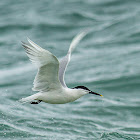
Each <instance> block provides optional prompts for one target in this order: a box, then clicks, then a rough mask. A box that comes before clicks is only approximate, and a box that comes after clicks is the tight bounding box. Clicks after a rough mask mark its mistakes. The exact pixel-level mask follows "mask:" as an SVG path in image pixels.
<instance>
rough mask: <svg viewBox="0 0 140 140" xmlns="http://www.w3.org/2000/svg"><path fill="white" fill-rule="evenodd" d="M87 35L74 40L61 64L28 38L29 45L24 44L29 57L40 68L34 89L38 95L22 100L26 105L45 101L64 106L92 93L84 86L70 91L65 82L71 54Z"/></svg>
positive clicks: (83, 33) (78, 36) (83, 34)
mask: <svg viewBox="0 0 140 140" xmlns="http://www.w3.org/2000/svg"><path fill="white" fill-rule="evenodd" d="M85 35H86V32H82V33H80V34H79V35H77V36H76V37H75V38H74V39H73V40H72V43H71V44H70V48H69V50H68V53H67V55H66V56H65V57H64V58H63V59H62V60H61V61H60V63H59V61H58V59H57V58H56V56H54V55H53V54H52V53H50V52H49V51H48V50H45V49H43V48H41V47H40V46H38V45H37V44H35V43H34V42H33V41H31V40H30V39H29V38H27V40H28V44H27V43H24V42H22V46H23V47H24V49H25V51H26V54H27V56H28V57H29V58H30V60H31V62H32V63H33V64H35V65H36V66H37V68H38V72H37V75H36V77H35V79H34V83H33V88H32V90H33V91H37V92H38V93H36V94H34V95H31V96H29V97H26V98H22V99H21V100H20V101H21V102H23V103H25V102H31V101H33V100H38V102H31V103H33V104H37V103H39V102H41V101H43V102H46V103H51V104H63V103H67V102H72V101H74V100H76V99H78V98H80V97H81V96H83V95H85V94H87V93H89V92H91V91H90V90H89V89H88V90H87V89H86V90H85V88H84V89H83V88H81V87H82V86H80V88H74V89H70V88H68V87H67V86H66V84H65V81H64V75H65V70H66V68H67V65H68V63H69V61H70V57H71V52H72V51H73V50H74V48H75V47H76V45H77V44H78V42H79V41H80V40H81V39H82V38H83V37H84V36H85ZM96 94H97V93H96Z"/></svg>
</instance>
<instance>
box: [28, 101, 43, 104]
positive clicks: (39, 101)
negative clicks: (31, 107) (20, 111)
mask: <svg viewBox="0 0 140 140" xmlns="http://www.w3.org/2000/svg"><path fill="white" fill-rule="evenodd" d="M41 101H42V100H38V101H37V102H30V104H39V103H40V102H41Z"/></svg>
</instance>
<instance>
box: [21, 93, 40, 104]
mask: <svg viewBox="0 0 140 140" xmlns="http://www.w3.org/2000/svg"><path fill="white" fill-rule="evenodd" d="M37 97H38V94H34V95H31V96H28V97H26V98H22V99H20V100H19V102H21V103H27V102H32V101H33V100H36V99H37Z"/></svg>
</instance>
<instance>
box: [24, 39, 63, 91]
mask: <svg viewBox="0 0 140 140" xmlns="http://www.w3.org/2000/svg"><path fill="white" fill-rule="evenodd" d="M28 42H29V44H27V43H24V42H22V46H23V47H24V49H25V51H26V54H27V55H28V57H29V58H30V60H31V62H32V63H33V64H35V65H36V66H37V68H38V72H37V75H36V77H35V79H34V82H33V88H32V89H33V90H34V91H48V90H50V89H55V88H58V87H60V86H61V84H60V81H59V79H58V69H59V62H58V60H57V58H56V57H55V56H54V55H53V54H52V53H50V52H49V51H47V50H45V49H43V48H41V47H39V46H38V45H37V44H35V43H34V42H32V41H31V40H30V39H28Z"/></svg>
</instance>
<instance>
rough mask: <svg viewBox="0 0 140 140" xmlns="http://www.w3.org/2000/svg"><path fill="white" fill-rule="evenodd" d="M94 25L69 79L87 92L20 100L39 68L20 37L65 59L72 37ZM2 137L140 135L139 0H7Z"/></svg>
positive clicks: (67, 139) (1, 14)
mask: <svg viewBox="0 0 140 140" xmlns="http://www.w3.org/2000/svg"><path fill="white" fill-rule="evenodd" d="M85 29H88V30H90V31H91V32H90V33H89V34H88V35H87V36H86V37H85V38H84V39H83V40H82V41H81V42H80V44H79V45H78V46H77V48H76V50H75V51H74V52H73V55H72V59H71V62H70V64H69V66H68V69H67V72H66V76H65V80H66V83H67V85H68V86H69V87H74V86H77V85H85V86H87V87H88V88H90V89H91V90H93V91H96V92H99V93H101V94H103V95H104V98H101V97H97V96H92V95H86V96H84V97H82V98H80V99H79V100H77V101H75V102H72V103H68V104H64V105H51V104H46V103H40V104H38V105H32V104H20V103H19V102H17V101H18V100H19V99H20V98H22V97H26V96H29V95H31V94H33V93H34V92H33V91H31V88H32V82H33V80H34V77H35V74H36V72H37V70H36V69H35V68H34V67H33V65H32V64H31V63H30V61H29V59H28V57H27V56H26V54H25V52H24V50H23V48H22V47H21V43H20V41H21V40H23V41H25V40H26V37H27V36H28V37H29V38H30V39H31V40H33V41H34V42H36V43H37V44H39V45H40V46H41V47H43V48H46V49H48V50H49V51H51V52H52V53H54V54H55V55H56V56H57V57H58V58H60V59H61V58H62V57H63V56H64V55H65V54H66V52H67V50H68V48H69V44H70V42H71V40H72V38H73V37H74V36H75V35H76V34H77V33H79V32H80V31H82V30H85ZM0 95H1V96H0V140H13V139H14V140H22V139H27V140H38V139H40V140H138V139H140V1H138V0H67V1H65V0H52V1H49V0H40V1H36V0H30V1H29V0H18V1H17V0H1V2H0Z"/></svg>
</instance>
